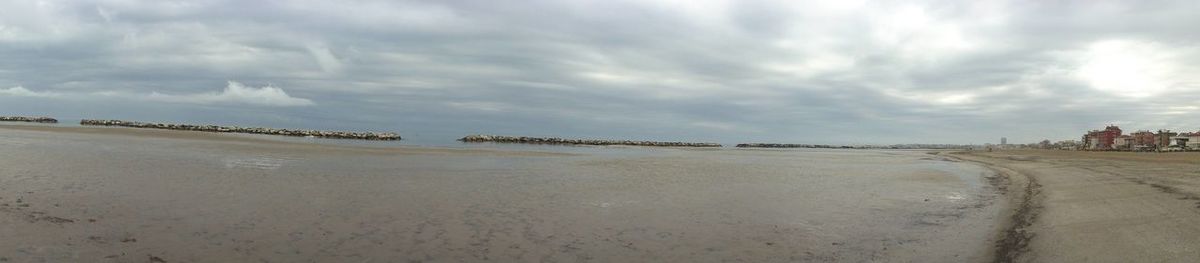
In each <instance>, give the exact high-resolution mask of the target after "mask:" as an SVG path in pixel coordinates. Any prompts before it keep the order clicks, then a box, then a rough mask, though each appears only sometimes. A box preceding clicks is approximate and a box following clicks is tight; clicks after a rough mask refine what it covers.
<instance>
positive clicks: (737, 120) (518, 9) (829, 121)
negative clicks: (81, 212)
mask: <svg viewBox="0 0 1200 263" xmlns="http://www.w3.org/2000/svg"><path fill="white" fill-rule="evenodd" d="M49 3H50V4H47V5H40V6H39V5H36V4H32V2H24V1H17V2H9V3H3V4H0V87H23V88H22V89H23V90H15V89H13V88H9V89H0V100H3V101H4V102H6V103H2V104H0V111H4V112H29V111H41V112H68V111H69V110H82V111H88V110H90V111H99V109H97V108H103V112H107V113H109V114H113V115H123V116H135V117H136V116H142V115H139V113H138V112H140V111H145V110H147V109H149V108H153V109H162V110H161V111H160V112H162V114H158V115H153V116H151V115H146V116H145V117H147V118H163V119H168V120H169V119H170V118H172V117H174V118H179V119H180V120H177V121H212V120H214V118H215V117H214V116H242V117H237V118H234V119H235V121H238V122H249V123H253V122H262V123H264V124H279V125H287V126H290V127H297V126H299V127H300V128H303V127H305V126H321V127H314V128H342V129H356V128H362V129H377V130H383V129H386V130H395V131H399V132H402V133H405V134H424V135H423V136H435V135H430V134H440V136H444V137H446V138H452V137H456V136H459V135H462V133H472V132H486V133H512V134H532V135H557V136H567V137H577V136H578V137H601V136H606V137H630V138H646V139H680V140H716V141H724V142H737V141H783V142H798V143H898V142H947V143H970V142H977V143H978V142H986V141H991V140H994V139H995V138H998V137H1001V136H1007V137H1009V138H1010V139H1012V140H1013V141H1036V140H1040V139H1042V138H1050V139H1070V138H1074V137H1077V136H1076V133H1078V132H1079V131H1083V130H1086V129H1090V128H1095V127H1099V126H1102V125H1104V124H1107V123H1118V124H1121V125H1123V127H1127V129H1153V128H1171V129H1188V130H1195V129H1197V128H1200V120H1198V119H1196V118H1179V116H1186V115H1188V114H1191V115H1194V114H1200V109H1196V108H1192V107H1190V106H1194V105H1196V104H1195V103H1196V102H1197V101H1200V84H1197V83H1200V80H1198V79H1197V78H1196V77H1192V76H1198V75H1200V74H1196V73H1200V68H1198V67H1196V66H1193V65H1196V64H1197V63H1196V61H1197V60H1198V59H1200V52H1197V50H1198V48H1200V47H1197V46H1196V45H1195V44H1194V43H1197V41H1196V40H1197V38H1198V37H1200V36H1197V35H1196V34H1195V32H1200V30H1198V29H1200V28H1197V25H1200V13H1198V12H1200V11H1197V10H1200V9H1196V8H1190V7H1194V3H1190V2H1188V1H1154V2H1139V3H1129V2H1119V1H1114V2H1102V3H1069V2H1037V3H1028V2H1009V1H972V2H961V1H924V2H914V3H900V2H865V3H858V4H855V3H854V1H844V3H843V2H837V3H833V2H816V1H814V2H795V1H782V2H781V1H734V2H728V3H723V4H719V3H717V2H666V1H663V2H658V1H525V2H521V3H504V2H495V1H342V2H327V1H251V2H245V1H189V2H162V1H93V2H49ZM834 4H838V5H834ZM1104 41H1124V42H1126V43H1139V44H1138V45H1141V44H1144V45H1147V46H1151V47H1153V48H1152V49H1147V50H1148V51H1147V50H1133V49H1134V48H1129V49H1131V50H1130V52H1141V53H1139V54H1143V53H1144V54H1146V55H1144V56H1134V57H1133V58H1132V60H1138V61H1141V62H1145V63H1143V64H1145V65H1151V66H1163V67H1168V68H1169V69H1153V70H1158V71H1161V72H1166V73H1155V74H1149V75H1146V76H1149V77H1144V78H1132V79H1117V80H1118V81H1127V82H1128V83H1133V85H1127V86H1133V87H1128V88H1127V89H1126V88H1122V87H1124V86H1121V87H1112V85H1109V86H1104V85H1102V84H1097V82H1096V81H1095V80H1097V79H1104V78H1097V77H1096V76H1095V75H1105V74H1098V73H1087V74H1084V73H1086V72H1085V71H1087V70H1083V69H1084V68H1087V67H1088V66H1089V65H1090V66H1091V68H1092V69H1094V68H1102V69H1110V71H1114V72H1117V73H1115V74H1114V73H1111V72H1110V73H1108V75H1117V76H1125V75H1129V76H1137V75H1135V74H1133V73H1136V72H1137V71H1140V70H1144V69H1145V68H1144V67H1133V66H1129V65H1134V64H1137V63H1125V64H1121V63H1107V62H1104V61H1103V59H1101V60H1096V59H1094V58H1092V57H1094V56H1095V54H1092V53H1095V52H1091V53H1089V52H1090V51H1089V47H1091V46H1093V45H1095V44H1096V43H1102V42H1104ZM1089 56H1092V57H1089ZM1101 56H1109V55H1101ZM1154 56H1158V57H1156V58H1154V59H1150V57H1154ZM1096 61H1100V62H1096ZM1138 61H1135V62H1138ZM1089 63H1092V64H1089ZM1096 63H1099V64H1096ZM1106 63H1107V64H1106ZM1113 64H1118V65H1113ZM1093 71H1094V70H1093ZM1122 71H1127V72H1129V74H1122ZM1081 72H1084V73H1081ZM1088 74H1091V75H1088ZM230 79H233V80H239V81H242V82H245V83H272V84H275V85H278V86H277V87H286V88H287V93H283V91H282V90H278V92H275V91H276V90H275V89H270V88H269V87H268V88H261V89H256V88H247V89H246V90H243V91H247V92H246V93H238V90H226V91H224V92H216V91H214V90H215V89H214V88H213V86H214V83H224V81H226V80H230ZM1139 83H1141V84H1145V83H1167V84H1163V85H1160V86H1163V87H1160V88H1157V89H1159V90H1158V91H1157V92H1155V93H1154V94H1150V95H1148V96H1140V97H1139V96H1126V95H1125V94H1128V92H1139V88H1141V87H1140V86H1142V85H1141V84H1139ZM1146 85H1150V84H1146ZM1147 87H1149V86H1147ZM26 91H28V92H26ZM30 93H33V94H58V95H59V96H28V94H30ZM16 94H25V95H20V97H18V95H16ZM62 94H68V95H69V94H121V95H124V96H107V97H106V96H91V97H94V98H79V97H78V96H75V97H72V96H65V95H62ZM155 94H157V95H155ZM238 94H240V95H238ZM127 99H134V100H138V101H145V102H147V103H146V104H145V105H143V106H140V107H139V106H137V105H129V106H126V107H119V108H118V107H109V106H105V105H110V104H105V103H103V102H106V101H113V100H127ZM31 100H37V101H41V102H44V103H18V102H21V101H31ZM67 101H69V102H67ZM178 102H191V103H188V104H187V105H184V106H178V105H177V104H178ZM67 104H74V105H76V106H69V105H67ZM77 105H92V106H91V107H94V108H86V107H84V106H77ZM188 105H190V106H188ZM215 105H221V106H215ZM264 106H305V107H264ZM29 107H33V108H32V109H31V108H29ZM80 107H84V108H80ZM168 109H169V110H168ZM244 112H249V113H252V114H242V113H244ZM114 117H120V116H114ZM217 120H219V119H217ZM406 137H408V136H406Z"/></svg>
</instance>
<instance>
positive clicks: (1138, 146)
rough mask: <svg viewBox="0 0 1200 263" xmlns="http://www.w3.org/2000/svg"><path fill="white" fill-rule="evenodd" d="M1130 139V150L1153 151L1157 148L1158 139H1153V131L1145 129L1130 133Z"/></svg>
mask: <svg viewBox="0 0 1200 263" xmlns="http://www.w3.org/2000/svg"><path fill="white" fill-rule="evenodd" d="M1129 136H1130V137H1131V138H1130V139H1132V141H1131V142H1130V150H1134V151H1153V150H1155V149H1158V140H1155V139H1154V133H1153V132H1150V131H1146V130H1142V131H1136V132H1134V133H1130V134H1129Z"/></svg>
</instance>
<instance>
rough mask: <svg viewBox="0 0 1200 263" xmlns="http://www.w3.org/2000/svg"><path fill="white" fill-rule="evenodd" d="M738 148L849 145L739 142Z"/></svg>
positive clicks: (826, 147) (824, 147) (827, 147)
mask: <svg viewBox="0 0 1200 263" xmlns="http://www.w3.org/2000/svg"><path fill="white" fill-rule="evenodd" d="M736 147H738V148H821V149H849V148H854V147H850V146H834V145H823V144H791V143H740V144H738V145H737V146H736Z"/></svg>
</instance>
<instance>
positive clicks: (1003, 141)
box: [1000, 137, 1008, 147]
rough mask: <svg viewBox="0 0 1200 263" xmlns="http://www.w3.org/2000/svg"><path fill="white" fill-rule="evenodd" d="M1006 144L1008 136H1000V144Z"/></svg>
mask: <svg viewBox="0 0 1200 263" xmlns="http://www.w3.org/2000/svg"><path fill="white" fill-rule="evenodd" d="M1005 145H1008V137H1000V146H1002V147H1003V146H1005Z"/></svg>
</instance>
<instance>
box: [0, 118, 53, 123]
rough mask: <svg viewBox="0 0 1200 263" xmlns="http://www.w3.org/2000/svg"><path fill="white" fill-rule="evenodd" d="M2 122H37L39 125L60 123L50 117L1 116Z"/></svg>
mask: <svg viewBox="0 0 1200 263" xmlns="http://www.w3.org/2000/svg"><path fill="white" fill-rule="evenodd" d="M0 121H18V122H37V123H58V120H57V119H54V118H50V117H21V116H15V117H10V116H0Z"/></svg>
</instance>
